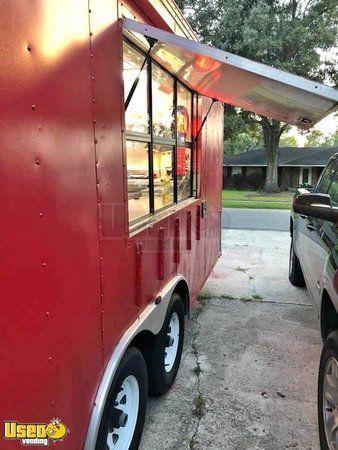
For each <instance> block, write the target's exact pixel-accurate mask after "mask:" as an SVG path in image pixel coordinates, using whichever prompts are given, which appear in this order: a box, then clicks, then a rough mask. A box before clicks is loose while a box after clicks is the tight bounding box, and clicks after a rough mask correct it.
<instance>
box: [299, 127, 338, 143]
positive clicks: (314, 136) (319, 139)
mask: <svg viewBox="0 0 338 450" xmlns="http://www.w3.org/2000/svg"><path fill="white" fill-rule="evenodd" d="M305 145H306V146H307V147H336V146H338V131H336V132H335V133H332V134H330V135H328V136H326V135H325V134H324V133H323V132H322V131H319V130H312V131H310V132H309V133H308V134H307V135H306V142H305Z"/></svg>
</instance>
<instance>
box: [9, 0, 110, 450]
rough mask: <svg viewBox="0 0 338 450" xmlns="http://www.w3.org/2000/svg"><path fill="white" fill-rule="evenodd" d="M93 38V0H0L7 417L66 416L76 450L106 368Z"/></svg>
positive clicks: (42, 418) (67, 445)
mask: <svg viewBox="0 0 338 450" xmlns="http://www.w3.org/2000/svg"><path fill="white" fill-rule="evenodd" d="M88 35H89V30H88V4H87V2H86V1H83V0H77V1H72V2H68V1H61V2H55V1H54V0H33V1H30V2H26V1H23V0H11V1H8V2H1V5H0V36H1V42H2V43H3V46H2V49H3V52H2V62H1V81H0V96H1V104H0V109H1V112H0V114H1V127H0V147H1V150H0V167H1V177H0V196H1V201H0V216H1V221H0V273H1V277H0V301H1V313H0V341H1V342H2V345H1V351H0V354H1V356H0V372H1V376H2V383H1V387H0V398H1V408H0V423H3V420H4V419H12V420H13V419H14V420H17V421H42V422H48V421H49V420H50V419H51V418H53V417H60V418H61V419H62V421H63V422H65V424H66V425H67V426H68V427H69V428H70V431H71V432H70V434H69V435H68V436H67V437H66V439H65V441H64V442H63V443H62V448H63V449H69V450H73V449H80V448H82V444H83V441H84V437H85V434H86V427H87V423H88V419H89V414H90V409H91V406H92V398H93V396H94V394H95V390H96V387H97V384H98V381H99V379H100V375H101V371H102V351H101V319H100V315H101V314H100V313H101V308H100V285H99V250H98V220H97V195H96V176H95V155H94V145H93V144H94V139H93V123H92V96H91V86H90V83H91V81H90V57H89V50H88ZM4 343H6V345H4ZM1 440H2V437H1ZM0 446H1V448H9V449H13V448H21V446H20V443H19V442H17V445H16V444H14V443H8V442H5V441H2V443H1V445H0Z"/></svg>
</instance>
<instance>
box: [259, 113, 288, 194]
mask: <svg viewBox="0 0 338 450" xmlns="http://www.w3.org/2000/svg"><path fill="white" fill-rule="evenodd" d="M261 126H262V128H263V138H264V148H265V151H266V160H267V168H266V181H265V188H264V190H265V192H279V191H280V189H279V185H278V165H277V157H278V153H277V151H278V146H279V140H280V137H281V134H282V133H283V131H284V130H285V126H284V125H283V126H281V123H280V122H278V121H277V120H269V119H267V118H266V117H262V121H261Z"/></svg>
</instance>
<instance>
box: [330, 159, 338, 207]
mask: <svg viewBox="0 0 338 450" xmlns="http://www.w3.org/2000/svg"><path fill="white" fill-rule="evenodd" d="M332 166H333V170H332V173H331V186H330V189H329V192H328V193H329V195H330V198H331V204H332V206H335V207H337V206H338V164H337V160H335V161H334V163H333V164H332Z"/></svg>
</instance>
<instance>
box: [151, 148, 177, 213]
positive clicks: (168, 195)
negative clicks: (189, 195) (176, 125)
mask: <svg viewBox="0 0 338 450" xmlns="http://www.w3.org/2000/svg"><path fill="white" fill-rule="evenodd" d="M173 155H174V147H171V146H169V145H154V147H153V170H154V194H155V198H154V206H155V210H157V209H160V208H163V206H166V205H169V204H171V203H173V202H174V179H173V159H174V158H173Z"/></svg>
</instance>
